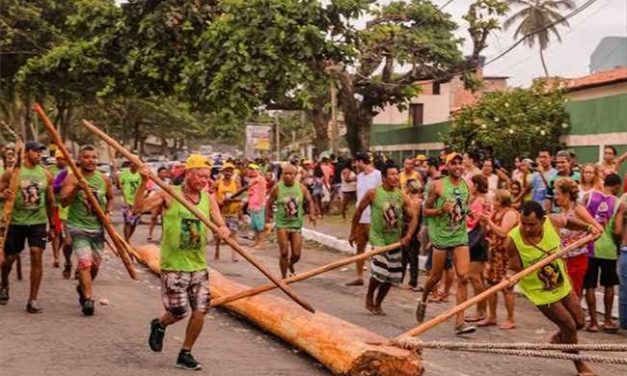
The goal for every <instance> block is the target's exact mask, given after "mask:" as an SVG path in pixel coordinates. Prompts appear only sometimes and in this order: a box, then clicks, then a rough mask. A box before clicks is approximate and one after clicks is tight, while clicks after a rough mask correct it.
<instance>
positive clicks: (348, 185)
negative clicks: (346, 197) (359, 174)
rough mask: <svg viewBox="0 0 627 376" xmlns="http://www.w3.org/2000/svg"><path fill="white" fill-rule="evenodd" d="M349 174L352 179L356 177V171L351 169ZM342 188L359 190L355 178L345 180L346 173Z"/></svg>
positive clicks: (353, 190) (352, 190) (350, 190)
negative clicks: (349, 180)
mask: <svg viewBox="0 0 627 376" xmlns="http://www.w3.org/2000/svg"><path fill="white" fill-rule="evenodd" d="M348 176H349V177H350V179H351V180H352V179H355V172H353V171H352V170H351V171H350V172H349V174H348ZM340 189H341V190H342V192H355V191H356V190H357V182H356V181H355V180H353V181H351V182H347V181H346V180H344V174H342V184H341V185H340Z"/></svg>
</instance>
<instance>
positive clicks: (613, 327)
mask: <svg viewBox="0 0 627 376" xmlns="http://www.w3.org/2000/svg"><path fill="white" fill-rule="evenodd" d="M603 331H604V332H605V333H611V334H614V333H618V326H616V324H614V323H612V324H611V325H607V324H605V325H603Z"/></svg>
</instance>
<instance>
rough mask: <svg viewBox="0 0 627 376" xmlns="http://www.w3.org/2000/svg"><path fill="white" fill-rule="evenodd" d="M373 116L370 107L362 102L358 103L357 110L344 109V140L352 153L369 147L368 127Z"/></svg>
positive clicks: (370, 125)
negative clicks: (348, 110)
mask: <svg viewBox="0 0 627 376" xmlns="http://www.w3.org/2000/svg"><path fill="white" fill-rule="evenodd" d="M373 118H374V115H373V114H372V112H371V111H370V108H369V107H368V106H366V105H364V104H363V103H360V104H359V106H358V107H357V111H353V112H347V111H344V121H345V122H346V141H347V142H348V147H349V148H350V150H351V153H352V154H353V155H355V153H357V152H360V151H367V150H368V149H370V128H371V127H372V120H373Z"/></svg>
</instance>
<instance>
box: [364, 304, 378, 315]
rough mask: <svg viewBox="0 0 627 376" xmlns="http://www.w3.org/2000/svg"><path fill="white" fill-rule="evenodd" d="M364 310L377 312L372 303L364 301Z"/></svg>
mask: <svg viewBox="0 0 627 376" xmlns="http://www.w3.org/2000/svg"><path fill="white" fill-rule="evenodd" d="M366 310H367V311H368V312H370V313H372V314H374V315H376V314H377V313H376V312H375V310H374V303H372V302H368V301H366Z"/></svg>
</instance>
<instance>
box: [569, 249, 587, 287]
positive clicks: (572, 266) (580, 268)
mask: <svg viewBox="0 0 627 376" xmlns="http://www.w3.org/2000/svg"><path fill="white" fill-rule="evenodd" d="M566 270H567V271H568V275H569V276H570V283H571V284H572V285H573V291H575V294H577V296H578V297H580V298H581V294H582V293H583V279H584V277H585V276H586V271H587V270H588V253H583V254H581V255H579V256H575V257H568V258H567V259H566Z"/></svg>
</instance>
